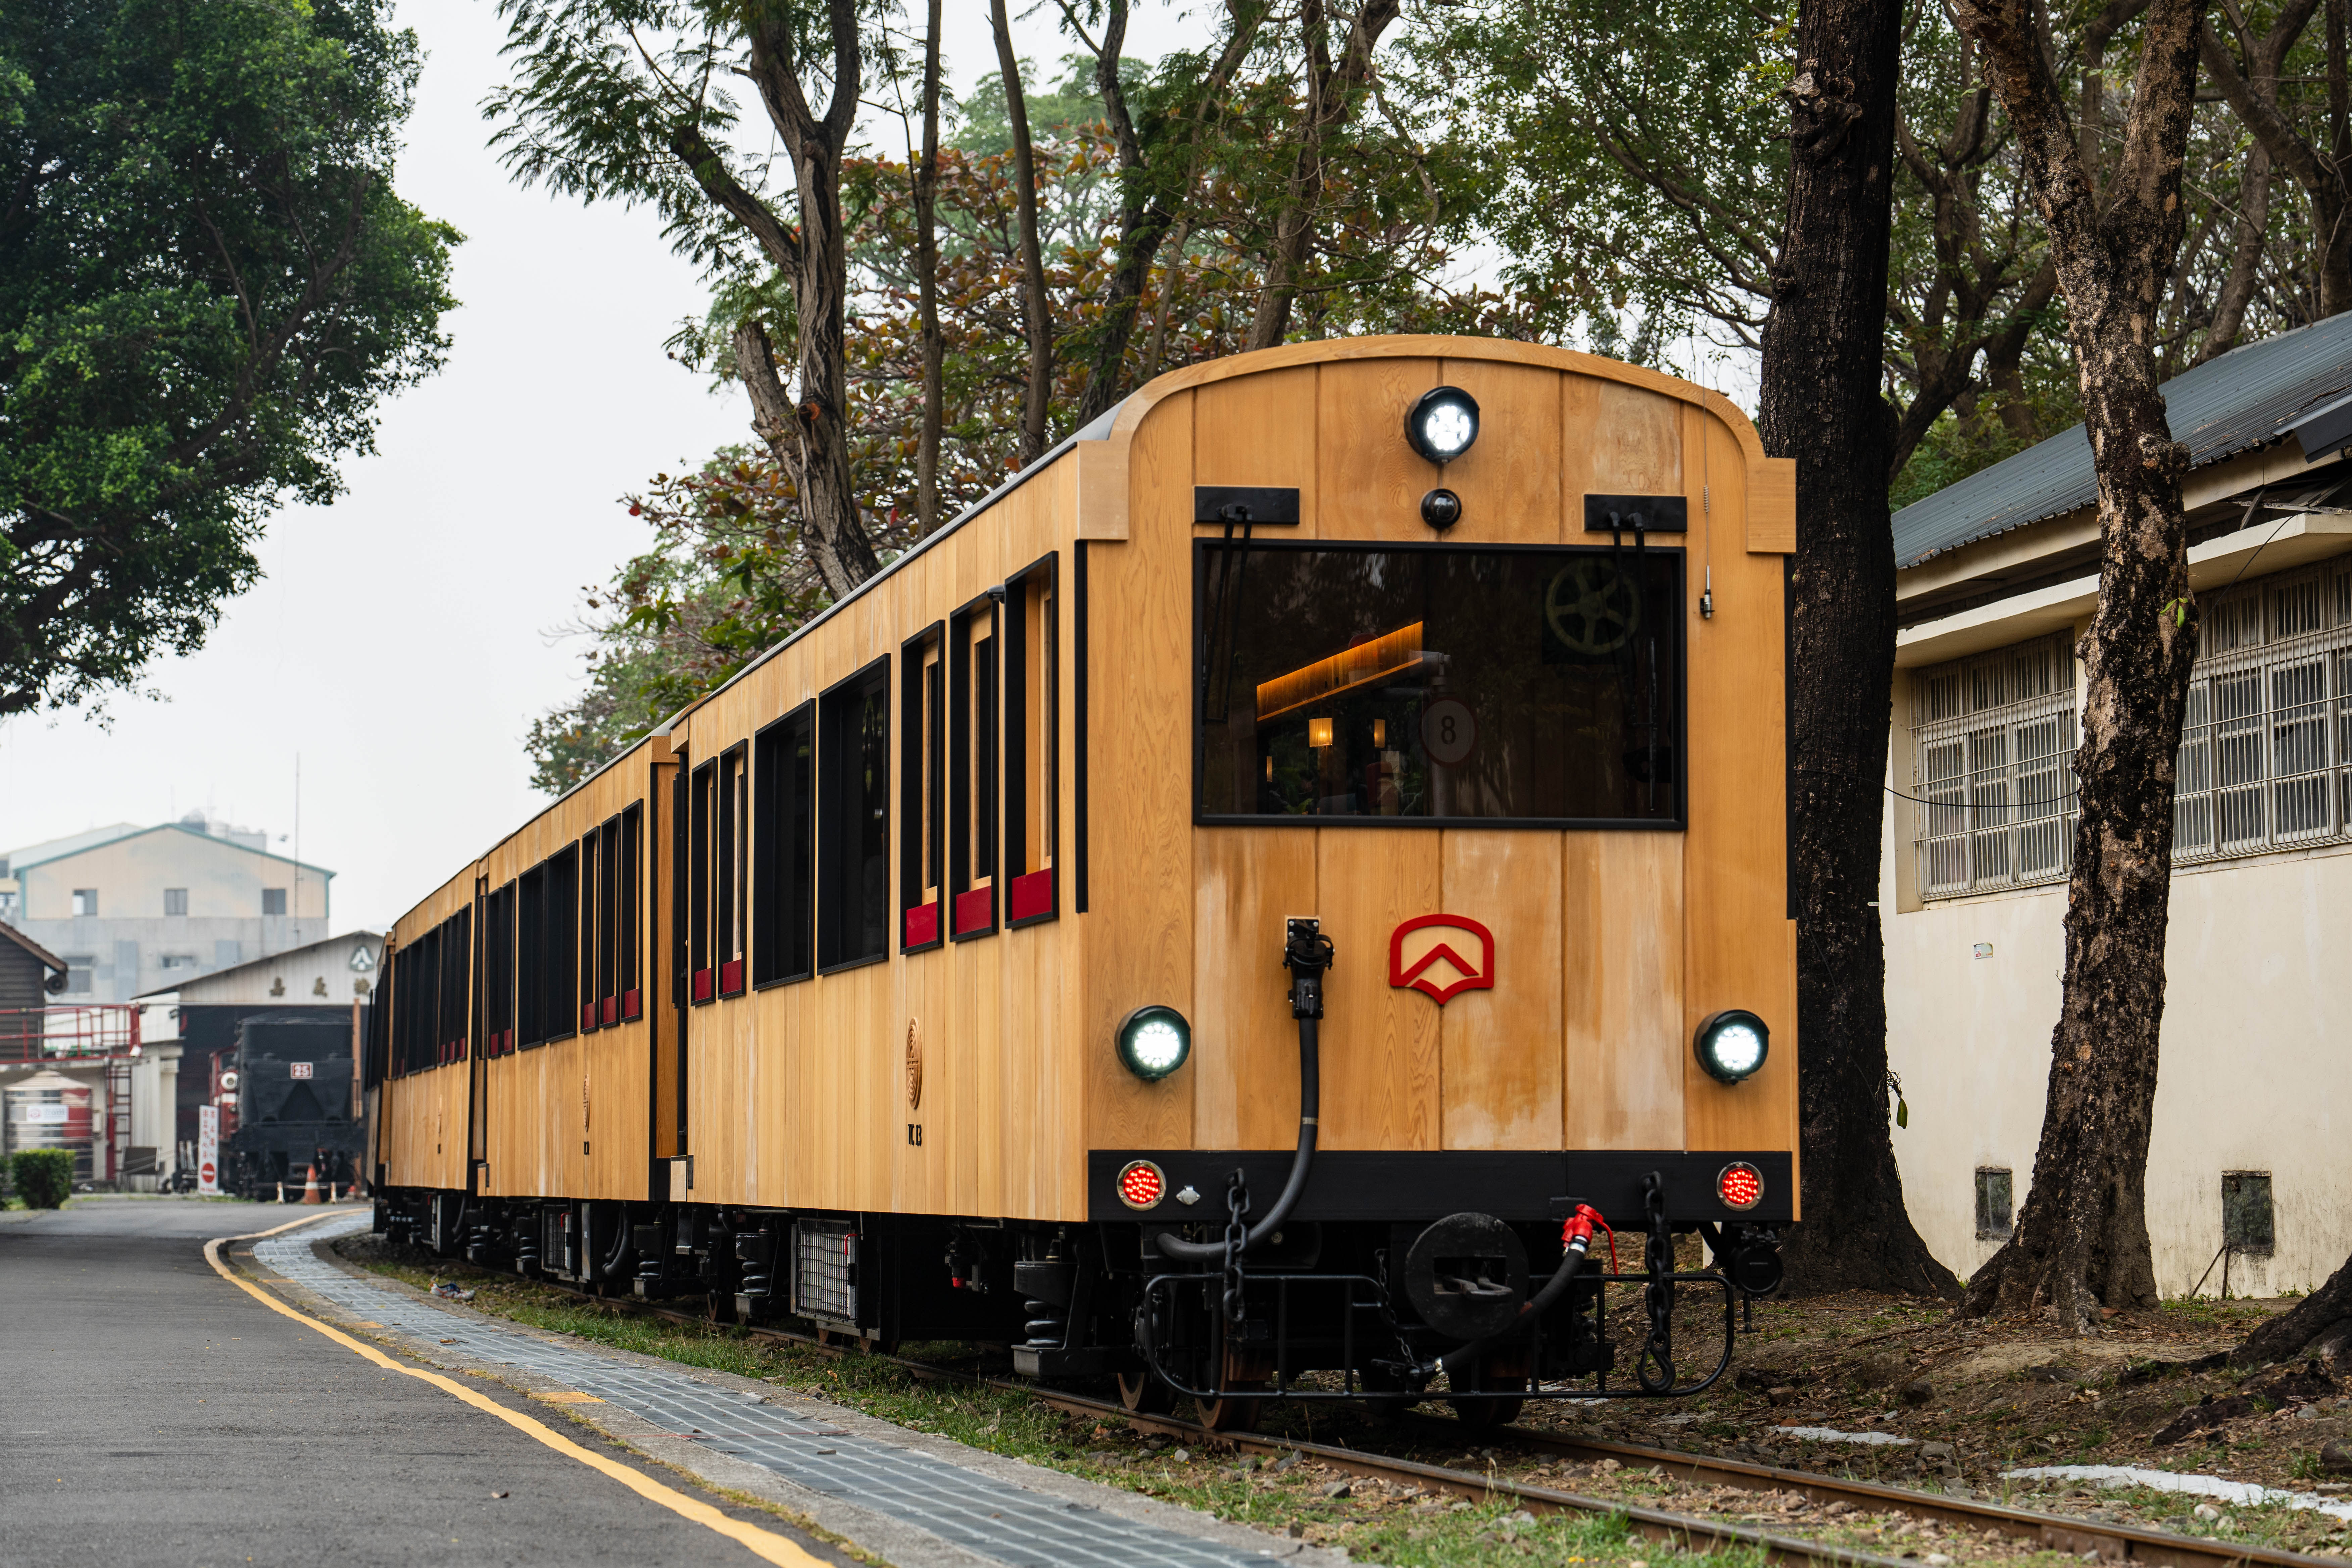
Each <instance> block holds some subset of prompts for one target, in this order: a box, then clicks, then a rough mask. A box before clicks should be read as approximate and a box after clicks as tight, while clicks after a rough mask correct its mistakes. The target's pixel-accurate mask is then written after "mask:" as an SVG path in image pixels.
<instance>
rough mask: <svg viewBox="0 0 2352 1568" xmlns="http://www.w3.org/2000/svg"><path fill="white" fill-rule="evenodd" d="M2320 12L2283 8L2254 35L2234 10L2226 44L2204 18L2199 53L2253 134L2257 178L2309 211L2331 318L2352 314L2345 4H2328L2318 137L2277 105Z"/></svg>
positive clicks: (2312, 2) (2296, 3) (2304, 5)
mask: <svg viewBox="0 0 2352 1568" xmlns="http://www.w3.org/2000/svg"><path fill="white" fill-rule="evenodd" d="M2318 8H2319V0H2287V3H2286V4H2285V5H2282V6H2280V7H2279V11H2278V15H2277V16H2276V17H2275V18H2273V21H2272V23H2271V26H2269V28H2268V29H2266V30H2265V31H2263V32H2261V33H2256V32H2255V31H2254V29H2253V28H2252V26H2250V25H2249V24H2248V22H2247V20H2246V17H2245V16H2244V14H2243V13H2242V12H2241V11H2240V10H2239V9H2238V8H2237V7H2236V6H2234V5H2232V6H2230V7H2227V8H2226V10H2225V12H2224V15H2223V17H2222V20H2223V22H2224V24H2225V25H2226V26H2228V28H2229V32H2230V38H2229V40H2228V41H2224V39H2223V37H2222V36H2221V32H2220V31H2219V30H2218V29H2216V28H2215V26H2213V22H2212V19H2211V18H2210V17H2208V18H2206V19H2205V21H2204V23H2203V25H2202V26H2201V27H2200V29H2199V32H2198V46H2199V51H2200V54H2201V55H2202V56H2203V58H2204V64H2205V68H2206V70H2207V71H2208V72H2210V74H2211V76H2212V79H2213V82H2214V85H2215V86H2216V87H2217V88H2218V89H2220V90H2221V96H2222V98H2223V99H2224V100H2227V102H2228V103H2229V105H2230V108H2231V110H2233V111H2235V113H2236V114H2237V116H2238V118H2239V119H2240V120H2241V121H2244V122H2245V126H2246V129H2247V130H2249V131H2251V132H2253V134H2254V137H2255V139H2256V142H2257V146H2258V152H2259V155H2260V156H2261V157H2262V159H2263V173H2264V174H2268V172H2269V171H2270V169H2271V168H2272V167H2273V166H2275V167H2276V168H2278V169H2281V170H2283V171H2284V172H2285V174H2286V175H2287V177H2288V178H2289V179H2292V180H2293V181H2294V183H2295V184H2297V185H2299V186H2300V187H2302V190H2303V194H2304V198H2305V200H2306V201H2308V202H2310V203H2311V216H2312V218H2313V224H2312V227H2313V229H2314V231H2315V237H2316V238H2317V240H2318V245H2319V254H2318V258H2317V259H2318V263H2319V265H2318V282H2319V301H2318V306H2319V310H2318V313H2319V314H2320V315H2321V316H2333V315H2336V314H2338V313H2339V312H2341V311H2345V310H2352V118H2347V83H2346V77H2345V61H2344V5H2343V0H2329V5H2328V12H2327V52H2326V84H2327V109H2326V119H2325V121H2323V122H2322V126H2321V128H2320V132H2319V134H2318V135H2317V136H2316V137H2312V136H2306V135H2305V134H2304V132H2302V130H2301V129H2300V128H2298V127H2297V126H2296V124H2295V122H2294V118H2293V117H2292V116H2291V115H2290V114H2289V113H2288V112H2286V110H2284V109H2282V108H2281V106H2280V103H2279V78H2280V77H2281V76H2282V75H2283V74H2284V71H2285V67H2286V58H2287V53H2288V51H2289V50H2291V49H2293V48H2294V46H2295V43H2296V41H2297V40H2298V39H2299V38H2301V37H2302V36H2303V31H2304V29H2305V27H2306V26H2309V25H2310V22H2311V17H2312V14H2313V13H2314V12H2315V11H2316V10H2318ZM2233 43H2234V44H2235V46H2236V47H2235V48H2234V49H2233V48H2232V47H2231V44H2233Z"/></svg>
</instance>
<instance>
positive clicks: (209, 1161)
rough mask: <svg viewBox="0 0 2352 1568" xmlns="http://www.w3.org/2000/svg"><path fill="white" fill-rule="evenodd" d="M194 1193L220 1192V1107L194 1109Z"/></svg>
mask: <svg viewBox="0 0 2352 1568" xmlns="http://www.w3.org/2000/svg"><path fill="white" fill-rule="evenodd" d="M196 1191H198V1192H200V1193H211V1194H218V1193H219V1192H220V1107H219V1106H217V1105H199V1106H197V1107H196Z"/></svg>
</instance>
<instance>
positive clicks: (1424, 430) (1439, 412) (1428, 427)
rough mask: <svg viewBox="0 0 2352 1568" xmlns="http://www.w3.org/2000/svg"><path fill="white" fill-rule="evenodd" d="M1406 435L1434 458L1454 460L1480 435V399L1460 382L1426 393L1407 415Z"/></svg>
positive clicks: (1413, 445)
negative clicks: (1469, 392) (1462, 386)
mask: <svg viewBox="0 0 2352 1568" xmlns="http://www.w3.org/2000/svg"><path fill="white" fill-rule="evenodd" d="M1404 438H1405V439H1406V440H1408V441H1410V442H1412V449H1413V450H1414V451H1416V452H1418V453H1420V454H1421V455H1422V456H1423V457H1424V458H1428V459H1429V460H1430V461H1431V462H1433V463H1439V464H1444V463H1450V462H1452V461H1453V460H1454V458H1458V457H1460V456H1461V455H1462V454H1463V453H1465V452H1466V451H1468V450H1469V449H1470V444H1471V443H1472V442H1473V441H1475V440H1476V439H1477V438H1478V400H1477V399H1476V398H1475V397H1472V396H1471V395H1469V394H1468V393H1466V392H1465V391H1463V390H1462V389H1461V388H1460V387H1458V386H1441V387H1437V388H1434V389H1433V390H1432V391H1429V392H1424V393H1423V394H1422V395H1421V396H1420V397H1419V398H1418V399H1417V400H1416V401H1415V402H1414V403H1413V405H1412V408H1411V409H1410V410H1409V411H1408V412H1407V413H1406V415H1405V416H1404Z"/></svg>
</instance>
